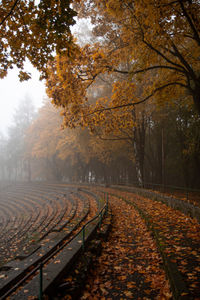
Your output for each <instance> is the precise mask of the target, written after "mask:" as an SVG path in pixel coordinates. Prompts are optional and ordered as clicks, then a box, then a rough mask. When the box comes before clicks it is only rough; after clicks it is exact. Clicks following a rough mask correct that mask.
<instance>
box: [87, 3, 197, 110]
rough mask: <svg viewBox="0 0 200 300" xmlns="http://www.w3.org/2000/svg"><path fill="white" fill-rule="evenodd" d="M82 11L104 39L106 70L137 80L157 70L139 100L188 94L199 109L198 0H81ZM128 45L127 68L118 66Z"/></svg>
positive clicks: (177, 97)
mask: <svg viewBox="0 0 200 300" xmlns="http://www.w3.org/2000/svg"><path fill="white" fill-rule="evenodd" d="M83 13H84V15H85V14H87V15H88V16H91V20H92V22H93V24H94V26H95V28H94V31H95V33H96V35H98V36H99V37H103V40H106V43H107V56H108V57H109V60H108V61H107V69H108V70H112V71H113V72H120V73H128V74H129V75H130V78H134V79H135V78H136V79H138V75H139V79H140V80H142V77H143V75H144V74H145V73H149V74H152V71H156V74H157V75H156V77H154V82H153V84H151V85H149V86H148V88H147V89H146V90H145V91H144V94H143V95H142V97H141V98H140V99H139V100H140V101H145V100H148V99H149V98H150V97H153V96H157V97H158V98H163V99H164V100H165V101H167V98H171V99H175V98H176V99H179V100H180V99H181V98H182V97H184V96H185V94H188V95H190V97H191V98H192V99H193V103H194V105H195V106H196V109H197V110H198V112H199V113H200V99H199V95H200V93H199V89H200V73H199V70H200V66H199V54H200V27H199V24H200V22H199V21H200V19H199V16H200V4H199V1H195V0H193V1H191V0H184V1H183V0H177V1H169V0H162V1H148V0H140V1H134V2H133V1H130V0H127V1H121V0H119V1H113V0H110V1H106V2H105V1H99V0H95V1H93V0H91V1H87V2H83V10H82V14H83ZM108 22H109V24H108ZM127 49H129V53H130V55H131V59H132V66H131V68H130V70H128V72H127V70H124V69H123V68H122V67H121V65H120V57H122V56H120V53H121V54H125V52H126V51H127ZM112 58H113V59H112ZM154 74H155V72H154ZM133 98H134V97H133ZM133 102H134V100H133V101H132V103H130V105H134V103H133Z"/></svg>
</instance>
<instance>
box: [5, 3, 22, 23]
mask: <svg viewBox="0 0 200 300" xmlns="http://www.w3.org/2000/svg"><path fill="white" fill-rule="evenodd" d="M19 1H20V0H15V2H14V4H13V6H12V7H11V9H10V11H9V13H8V14H7V15H6V16H5V17H4V18H3V20H2V21H1V22H0V25H2V24H3V23H4V22H5V21H6V20H7V19H8V18H9V16H10V15H11V14H12V13H13V11H14V9H15V7H16V5H17V3H18V2H19Z"/></svg>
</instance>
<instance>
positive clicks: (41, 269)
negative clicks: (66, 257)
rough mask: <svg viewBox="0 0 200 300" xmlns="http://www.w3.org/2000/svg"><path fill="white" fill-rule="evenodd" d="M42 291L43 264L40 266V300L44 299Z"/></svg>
mask: <svg viewBox="0 0 200 300" xmlns="http://www.w3.org/2000/svg"><path fill="white" fill-rule="evenodd" d="M42 290H43V264H42V263H41V264H40V290H39V300H42V299H43V295H42V294H43V293H42Z"/></svg>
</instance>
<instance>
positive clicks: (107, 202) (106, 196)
mask: <svg viewBox="0 0 200 300" xmlns="http://www.w3.org/2000/svg"><path fill="white" fill-rule="evenodd" d="M107 212H108V193H106V214H107Z"/></svg>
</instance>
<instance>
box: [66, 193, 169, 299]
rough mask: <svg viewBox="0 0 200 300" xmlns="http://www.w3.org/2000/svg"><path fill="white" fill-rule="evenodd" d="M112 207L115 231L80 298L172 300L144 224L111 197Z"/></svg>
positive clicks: (112, 231)
mask: <svg viewBox="0 0 200 300" xmlns="http://www.w3.org/2000/svg"><path fill="white" fill-rule="evenodd" d="M110 207H111V210H112V214H113V226H112V230H111V232H110V235H109V238H108V241H107V242H104V243H103V249H102V253H101V256H100V257H98V258H97V260H96V262H95V264H94V268H93V269H92V271H91V274H90V275H89V278H88V280H87V282H86V287H85V290H84V291H83V295H82V297H81V299H93V300H94V299H170V298H171V292H170V288H169V282H168V280H167V279H166V276H165V272H164V270H163V267H162V258H161V256H160V254H159V252H158V250H157V246H156V243H155V241H154V239H153V237H152V236H151V233H150V231H149V230H148V229H147V227H146V224H145V221H144V220H143V219H142V218H141V216H140V215H139V213H138V212H137V210H136V209H134V207H133V206H132V205H129V204H127V203H125V202H124V201H122V200H121V199H119V198H118V197H114V196H112V197H110ZM66 299H67V298H66Z"/></svg>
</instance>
